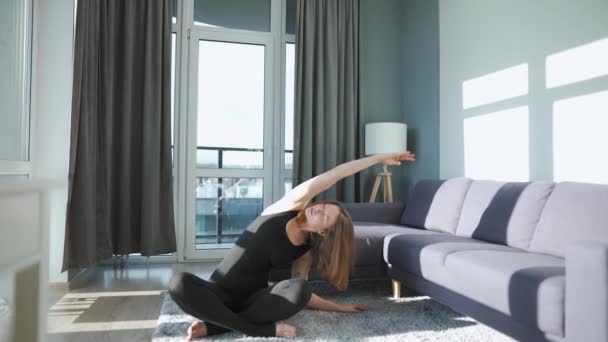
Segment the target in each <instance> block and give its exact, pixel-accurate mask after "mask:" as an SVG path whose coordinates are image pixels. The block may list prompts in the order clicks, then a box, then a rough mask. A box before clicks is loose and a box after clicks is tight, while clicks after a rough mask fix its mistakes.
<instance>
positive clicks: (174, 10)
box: [171, 0, 177, 24]
mask: <svg viewBox="0 0 608 342" xmlns="http://www.w3.org/2000/svg"><path fill="white" fill-rule="evenodd" d="M171 22H172V23H173V24H177V0H171Z"/></svg>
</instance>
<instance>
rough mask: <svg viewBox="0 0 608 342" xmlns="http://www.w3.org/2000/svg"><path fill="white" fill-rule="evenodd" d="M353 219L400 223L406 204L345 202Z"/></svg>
mask: <svg viewBox="0 0 608 342" xmlns="http://www.w3.org/2000/svg"><path fill="white" fill-rule="evenodd" d="M344 207H345V208H346V210H348V213H349V214H350V216H351V218H352V219H353V221H359V222H377V223H387V224H399V221H401V215H402V214H403V211H404V210H405V204H403V203H400V202H397V203H344Z"/></svg>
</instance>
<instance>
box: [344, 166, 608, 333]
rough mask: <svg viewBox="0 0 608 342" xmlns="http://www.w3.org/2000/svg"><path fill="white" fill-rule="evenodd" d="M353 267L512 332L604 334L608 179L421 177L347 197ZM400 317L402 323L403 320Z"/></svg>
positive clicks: (607, 325) (606, 325)
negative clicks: (402, 187) (404, 186)
mask: <svg viewBox="0 0 608 342" xmlns="http://www.w3.org/2000/svg"><path fill="white" fill-rule="evenodd" d="M347 208H348V210H349V211H350V213H351V215H352V216H353V220H354V221H355V230H356V236H357V258H356V261H355V272H354V274H353V275H354V276H355V277H357V276H358V275H359V276H363V277H370V276H377V275H378V274H382V273H383V272H388V276H390V277H391V278H392V279H393V289H394V294H395V295H399V289H400V287H401V286H404V287H406V288H410V289H413V290H415V291H416V292H419V293H422V294H425V295H429V296H431V297H432V298H434V299H435V300H437V301H439V302H442V303H443V304H445V305H447V306H449V307H451V308H452V309H454V310H456V311H459V312H461V313H463V314H466V315H469V316H471V317H473V318H475V319H477V320H478V321H480V322H482V323H484V324H487V325H489V326H491V327H493V328H495V329H496V330H499V331H501V332H503V333H505V334H507V335H509V336H511V337H513V338H515V339H517V340H520V341H568V342H574V341H577V342H578V341H586V342H596V341H597V342H606V341H608V185H597V184H584V183H571V182H563V183H553V182H530V183H504V182H496V181H482V180H471V179H468V178H454V179H449V180H446V181H432V180H428V181H421V182H419V183H418V184H417V185H416V187H415V189H414V191H413V194H412V197H411V199H410V201H409V205H408V206H407V208H404V205H403V204H399V203H396V204H348V205H347ZM404 323H405V322H404Z"/></svg>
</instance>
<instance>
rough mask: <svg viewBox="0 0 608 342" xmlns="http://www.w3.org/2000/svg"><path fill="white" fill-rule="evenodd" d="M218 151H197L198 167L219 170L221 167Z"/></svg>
mask: <svg viewBox="0 0 608 342" xmlns="http://www.w3.org/2000/svg"><path fill="white" fill-rule="evenodd" d="M218 156H219V154H218V150H217V149H200V148H199V149H198V150H196V167H198V168H204V169H217V168H218V166H219V158H218Z"/></svg>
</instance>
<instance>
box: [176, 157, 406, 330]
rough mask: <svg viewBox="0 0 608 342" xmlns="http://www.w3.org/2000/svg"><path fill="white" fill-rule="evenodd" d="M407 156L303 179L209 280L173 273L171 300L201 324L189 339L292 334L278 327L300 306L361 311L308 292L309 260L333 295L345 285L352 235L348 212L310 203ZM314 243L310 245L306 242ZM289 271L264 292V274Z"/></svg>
mask: <svg viewBox="0 0 608 342" xmlns="http://www.w3.org/2000/svg"><path fill="white" fill-rule="evenodd" d="M413 160H414V155H413V154H411V153H409V152H404V153H395V154H378V155H374V156H370V157H366V158H361V159H357V160H353V161H350V162H347V163H344V164H341V165H338V166H337V167H335V168H334V169H332V170H330V171H327V172H325V173H323V174H321V175H318V176H316V177H314V178H311V179H309V180H307V181H306V182H304V183H302V184H300V185H298V186H297V187H295V188H293V189H292V190H291V191H290V192H288V193H287V194H286V195H285V196H284V197H283V198H281V199H280V200H279V201H277V202H275V203H274V204H272V205H271V206H269V207H268V208H266V209H265V210H264V211H263V212H262V214H261V215H260V216H259V217H258V218H256V220H255V221H254V222H253V223H251V224H250V225H249V227H248V228H247V229H246V230H245V231H244V232H243V234H241V236H240V237H239V239H238V240H237V242H236V243H235V245H234V247H233V248H232V249H231V250H230V252H229V254H228V255H227V256H226V257H225V258H224V259H223V260H222V261H221V263H220V264H219V266H218V267H217V269H216V270H215V271H214V272H213V274H212V275H211V278H210V279H209V281H206V280H203V279H200V278H198V277H196V276H194V275H192V274H190V273H177V274H175V275H174V276H173V277H172V279H171V283H170V287H169V293H170V295H171V297H172V298H173V300H174V301H175V303H177V305H178V306H179V307H180V308H181V309H182V310H183V311H184V312H186V313H187V314H189V315H192V316H194V317H196V318H198V319H199V321H197V322H195V323H194V324H192V326H190V328H189V329H188V340H191V339H194V338H198V337H203V336H208V335H214V334H218V333H223V332H228V331H239V332H242V333H244V334H247V335H250V336H283V337H293V336H295V335H296V329H295V327H293V326H291V325H289V324H287V323H284V322H281V320H284V319H287V318H289V317H291V316H293V315H295V314H296V313H297V312H299V311H300V310H302V309H303V308H304V307H305V306H308V307H309V308H313V309H318V310H328V311H338V312H361V311H365V310H367V308H365V307H363V306H360V305H340V304H336V303H333V302H331V301H328V300H325V299H323V298H321V297H319V296H317V295H315V294H313V293H312V292H311V289H310V287H309V285H308V283H307V282H306V280H307V279H308V272H309V269H310V267H311V264H312V260H313V253H315V254H317V256H318V260H319V261H318V265H317V269H318V270H319V271H320V272H321V273H322V274H323V275H324V276H325V277H326V278H327V280H328V281H329V282H330V283H331V284H332V285H333V286H334V287H336V288H337V289H339V290H344V289H346V287H347V286H348V274H349V270H350V267H351V260H352V258H353V253H354V230H353V224H352V221H351V219H350V216H349V214H348V212H347V211H346V210H345V209H344V207H343V206H342V205H341V204H340V203H339V202H335V201H319V202H316V203H313V204H309V202H310V200H311V199H312V198H313V197H315V196H316V195H318V194H319V193H321V192H323V191H325V190H327V189H328V188H330V187H331V186H332V185H334V184H335V183H336V182H338V181H339V180H341V179H342V178H345V177H347V176H350V175H353V174H355V173H357V172H359V171H361V170H363V169H366V168H368V167H370V166H372V165H374V164H377V163H385V164H390V165H399V164H401V161H413ZM313 238H314V239H315V240H318V243H315V244H314V248H312V247H313V243H312V240H313ZM289 264H291V266H292V274H293V278H292V279H289V280H284V281H281V282H279V283H277V284H275V285H273V286H271V287H268V275H269V272H270V269H271V268H273V267H277V266H282V265H289Z"/></svg>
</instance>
